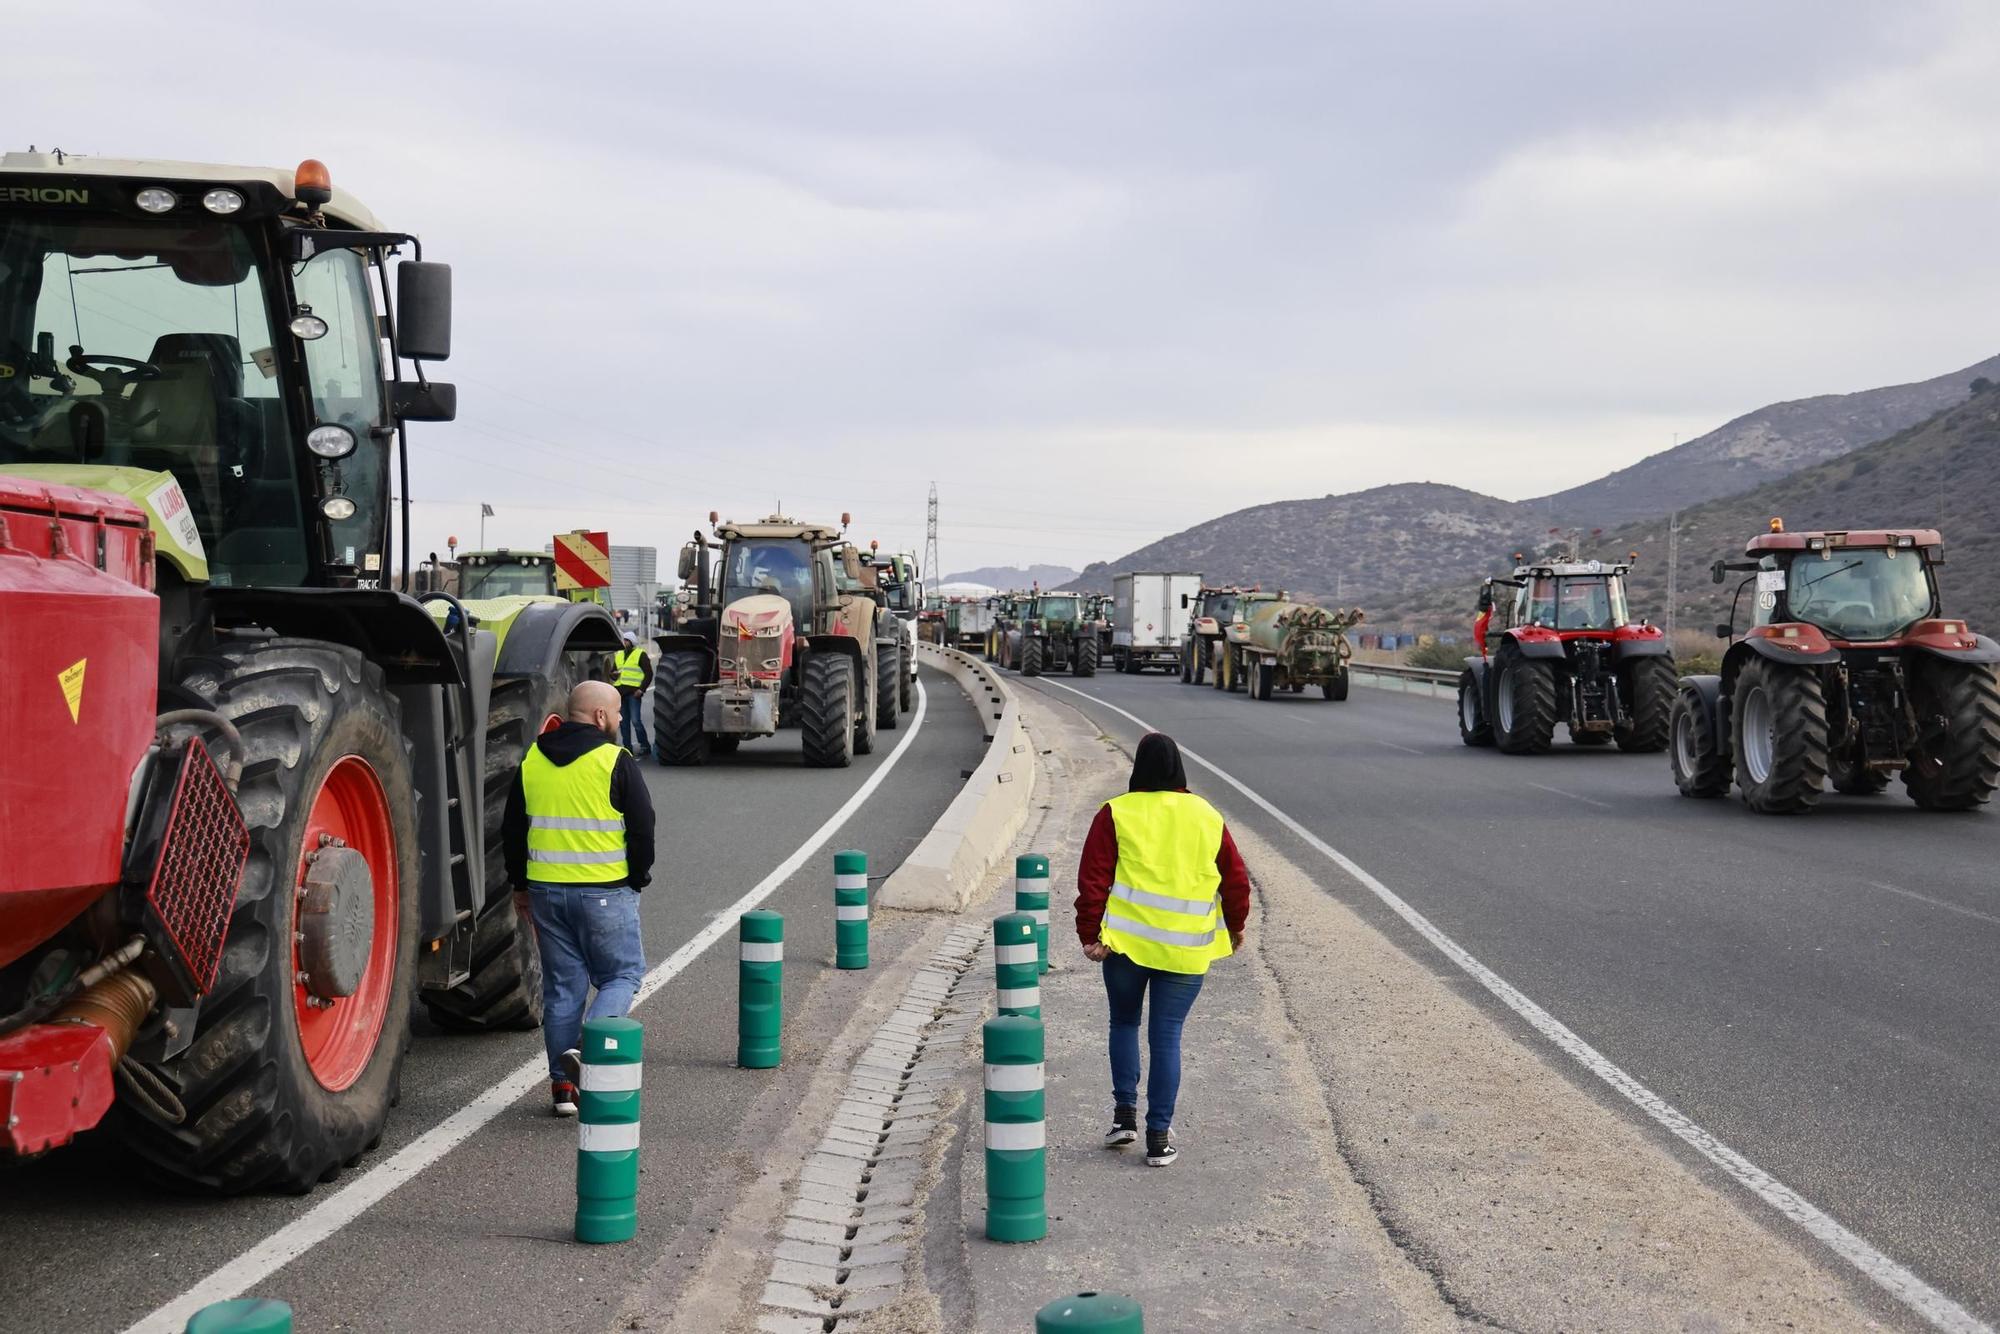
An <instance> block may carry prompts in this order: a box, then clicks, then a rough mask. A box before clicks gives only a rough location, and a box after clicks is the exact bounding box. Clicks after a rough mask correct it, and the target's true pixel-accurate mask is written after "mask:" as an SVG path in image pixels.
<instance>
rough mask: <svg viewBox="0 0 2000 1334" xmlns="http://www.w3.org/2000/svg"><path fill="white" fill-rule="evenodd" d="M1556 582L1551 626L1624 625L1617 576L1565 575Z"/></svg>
mask: <svg viewBox="0 0 2000 1334" xmlns="http://www.w3.org/2000/svg"><path fill="white" fill-rule="evenodd" d="M1537 582H1540V581H1539V580H1538V581H1537ZM1556 583H1557V585H1558V590H1557V593H1556V596H1555V600H1554V610H1555V620H1554V621H1553V622H1552V625H1553V628H1555V629H1557V630H1614V629H1616V628H1617V627H1619V626H1621V625H1623V624H1625V585H1624V581H1622V580H1620V579H1618V578H1617V577H1616V576H1613V575H1586V576H1582V577H1577V576H1565V577H1564V578H1562V579H1559V580H1557V581H1556Z"/></svg>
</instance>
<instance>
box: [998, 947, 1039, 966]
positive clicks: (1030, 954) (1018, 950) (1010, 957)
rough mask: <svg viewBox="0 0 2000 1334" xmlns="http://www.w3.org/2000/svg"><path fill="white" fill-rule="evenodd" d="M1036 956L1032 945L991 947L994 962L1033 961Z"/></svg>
mask: <svg viewBox="0 0 2000 1334" xmlns="http://www.w3.org/2000/svg"><path fill="white" fill-rule="evenodd" d="M1036 958H1037V955H1036V953H1035V947H1034V946H1033V945H995V946H994V947H993V962H995V963H1033V962H1035V960H1036Z"/></svg>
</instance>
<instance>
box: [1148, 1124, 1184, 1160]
mask: <svg viewBox="0 0 2000 1334" xmlns="http://www.w3.org/2000/svg"><path fill="white" fill-rule="evenodd" d="M1173 1133H1174V1132H1173V1131H1171V1130H1148V1131H1147V1132H1146V1166H1148V1167H1166V1166H1167V1165H1168V1164H1170V1163H1172V1162H1173V1160H1174V1159H1176V1158H1178V1157H1180V1156H1181V1151H1180V1150H1179V1149H1176V1148H1175V1147H1174V1141H1173Z"/></svg>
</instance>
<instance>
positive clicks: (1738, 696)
mask: <svg viewBox="0 0 2000 1334" xmlns="http://www.w3.org/2000/svg"><path fill="white" fill-rule="evenodd" d="M1735 691H1736V693H1735V707H1734V708H1733V709H1732V710H1731V713H1732V715H1733V720H1734V725H1735V729H1736V735H1735V738H1734V741H1735V751H1736V785H1737V787H1739V788H1741V789H1742V790H1743V800H1744V801H1745V802H1746V803H1747V804H1748V805H1749V807H1750V809H1751V810H1754V811H1759V812H1762V813H1763V814H1766V815H1789V814H1794V813H1797V812H1801V811H1809V810H1811V809H1812V808H1813V807H1814V806H1817V805H1818V804H1819V799H1820V794H1821V792H1822V791H1823V790H1824V789H1825V787H1826V771H1827V726H1826V692H1825V690H1824V689H1823V688H1822V687H1821V685H1820V681H1819V677H1818V675H1817V674H1816V673H1814V672H1813V671H1812V669H1811V668H1807V667H1786V666H1781V665H1779V664H1778V663H1775V662H1767V661H1765V660H1764V659H1762V658H1753V659H1751V660H1749V661H1748V662H1745V663H1744V664H1743V670H1742V671H1740V672H1738V673H1737V676H1736V687H1735Z"/></svg>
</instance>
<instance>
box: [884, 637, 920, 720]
mask: <svg viewBox="0 0 2000 1334" xmlns="http://www.w3.org/2000/svg"><path fill="white" fill-rule="evenodd" d="M916 658H917V651H916V650H915V649H913V648H911V647H909V646H908V645H906V644H898V645H897V646H896V663H897V666H898V670H897V672H896V707H897V708H899V709H901V710H902V711H903V712H904V713H915V712H916V710H917V671H916ZM890 725H891V726H892V727H893V726H894V724H893V723H892V724H890Z"/></svg>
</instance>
